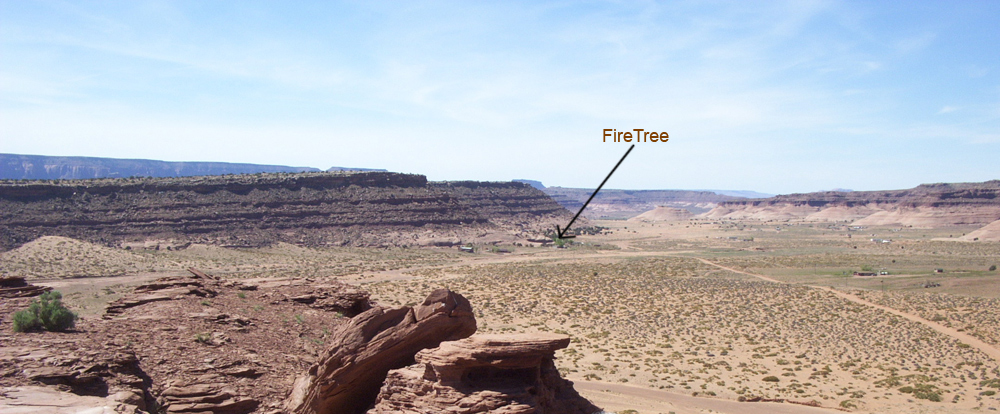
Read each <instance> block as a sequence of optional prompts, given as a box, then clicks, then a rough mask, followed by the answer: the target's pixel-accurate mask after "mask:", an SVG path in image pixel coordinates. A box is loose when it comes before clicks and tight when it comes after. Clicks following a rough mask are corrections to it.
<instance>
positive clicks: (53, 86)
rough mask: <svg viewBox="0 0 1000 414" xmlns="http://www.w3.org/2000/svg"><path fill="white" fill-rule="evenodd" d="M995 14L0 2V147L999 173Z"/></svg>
mask: <svg viewBox="0 0 1000 414" xmlns="http://www.w3.org/2000/svg"><path fill="white" fill-rule="evenodd" d="M998 22H1000V2H987V1H970V2H961V1H953V2H952V1H949V2H940V1H935V2H869V1H863V2H839V1H790V2H780V1H762V2H746V1H734V2H700V1H699V2H685V1H679V2H665V3H657V2H576V1H567V2H536V1H530V2H506V1H505V2H426V3H425V2H420V3H417V2H398V3H378V2H346V3H334V2H294V1H288V2H286V1H282V2H275V1H270V2H254V1H212V2H205V1H190V2H186V1H163V2H158V1H157V2H146V1H127V2H81V1H72V2H69V1H67V2H60V1H27V0H18V1H10V0H0V152H7V153H23V154H41V155H80V156H96V157H116V158H150V159H163V160H172V161H227V162H251V163H266V164H282V165H295V166H313V167H319V168H327V167H330V166H347V167H369V168H385V169H389V170H391V171H401V172H410V173H420V174H426V175H427V176H428V178H430V179H432V180H458V179H474V180H499V181H506V180H510V179H514V178H529V179H536V180H540V181H542V182H543V183H545V184H546V185H559V186H565V187H587V188H593V187H596V186H597V184H599V183H600V181H601V180H602V179H603V178H604V176H605V175H606V174H607V172H608V171H610V169H611V167H612V166H613V165H614V164H615V162H617V160H618V158H620V157H621V155H622V154H624V153H625V150H626V149H627V145H628V144H624V143H605V142H601V134H602V129H604V128H616V129H618V130H631V129H633V128H643V129H645V130H654V131H667V132H669V134H670V137H671V138H670V141H669V142H667V143H641V144H638V145H637V147H636V149H635V150H634V151H633V152H632V154H631V155H629V158H628V159H627V160H626V161H625V163H623V164H622V166H621V167H620V168H619V169H618V171H617V172H616V173H615V176H614V177H612V179H611V180H610V181H609V182H608V184H607V188H633V189H695V188H714V189H739V190H756V191H762V192H769V193H790V192H807V191H817V190H824V189H832V188H852V189H855V190H876V189H898V188H909V187H913V186H915V185H917V184H920V183H928V182H958V181H985V180H989V179H1000V29H998V28H997V27H998V26H1000V24H998Z"/></svg>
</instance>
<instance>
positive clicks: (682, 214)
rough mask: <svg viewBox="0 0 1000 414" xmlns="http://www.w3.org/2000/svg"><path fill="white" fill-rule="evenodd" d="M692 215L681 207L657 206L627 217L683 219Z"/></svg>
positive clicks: (650, 219)
mask: <svg viewBox="0 0 1000 414" xmlns="http://www.w3.org/2000/svg"><path fill="white" fill-rule="evenodd" d="M692 217H694V214H693V213H691V212H690V211H688V210H685V209H683V208H673V207H666V206H658V207H656V208H654V209H652V210H649V211H647V212H645V213H642V214H640V215H638V216H635V217H632V218H630V219H628V221H683V220H687V219H690V218H692Z"/></svg>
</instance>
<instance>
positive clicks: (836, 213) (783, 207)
mask: <svg viewBox="0 0 1000 414" xmlns="http://www.w3.org/2000/svg"><path fill="white" fill-rule="evenodd" d="M704 217H707V218H730V219H760V220H793V219H804V220H816V221H850V222H852V224H855V225H904V226H914V227H939V226H950V225H984V224H987V223H990V222H992V221H995V220H997V219H1000V180H992V181H986V182H982V183H954V184H944V183H941V184H922V185H919V186H917V187H915V188H911V189H907V190H889V191H853V192H834V191H828V192H819V193H806V194H788V195H779V196H775V197H771V198H767V199H749V200H735V201H725V202H722V203H720V204H719V206H718V207H716V208H715V209H713V210H712V211H710V212H708V213H706V214H705V215H704Z"/></svg>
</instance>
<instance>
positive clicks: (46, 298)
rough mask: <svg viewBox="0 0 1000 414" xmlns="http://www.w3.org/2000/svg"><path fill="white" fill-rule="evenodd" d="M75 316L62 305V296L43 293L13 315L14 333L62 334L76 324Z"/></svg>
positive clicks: (53, 293) (55, 293)
mask: <svg viewBox="0 0 1000 414" xmlns="http://www.w3.org/2000/svg"><path fill="white" fill-rule="evenodd" d="M76 318H77V316H76V314H75V313H73V312H70V310H69V309H66V307H65V306H63V304H62V294H61V293H59V292H57V291H52V292H45V293H43V294H42V295H41V296H39V297H38V299H36V300H34V301H32V302H31V304H30V305H28V309H25V310H22V311H18V312H16V313H14V331H15V332H27V331H31V330H36V329H44V330H46V331H50V332H63V331H66V330H68V329H70V328H72V327H73V326H74V325H75V324H76Z"/></svg>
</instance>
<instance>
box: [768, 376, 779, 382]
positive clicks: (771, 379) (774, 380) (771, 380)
mask: <svg viewBox="0 0 1000 414" xmlns="http://www.w3.org/2000/svg"><path fill="white" fill-rule="evenodd" d="M764 381H765V382H778V381H780V380H779V379H778V377H776V376H774V375H769V376H766V377H764Z"/></svg>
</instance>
